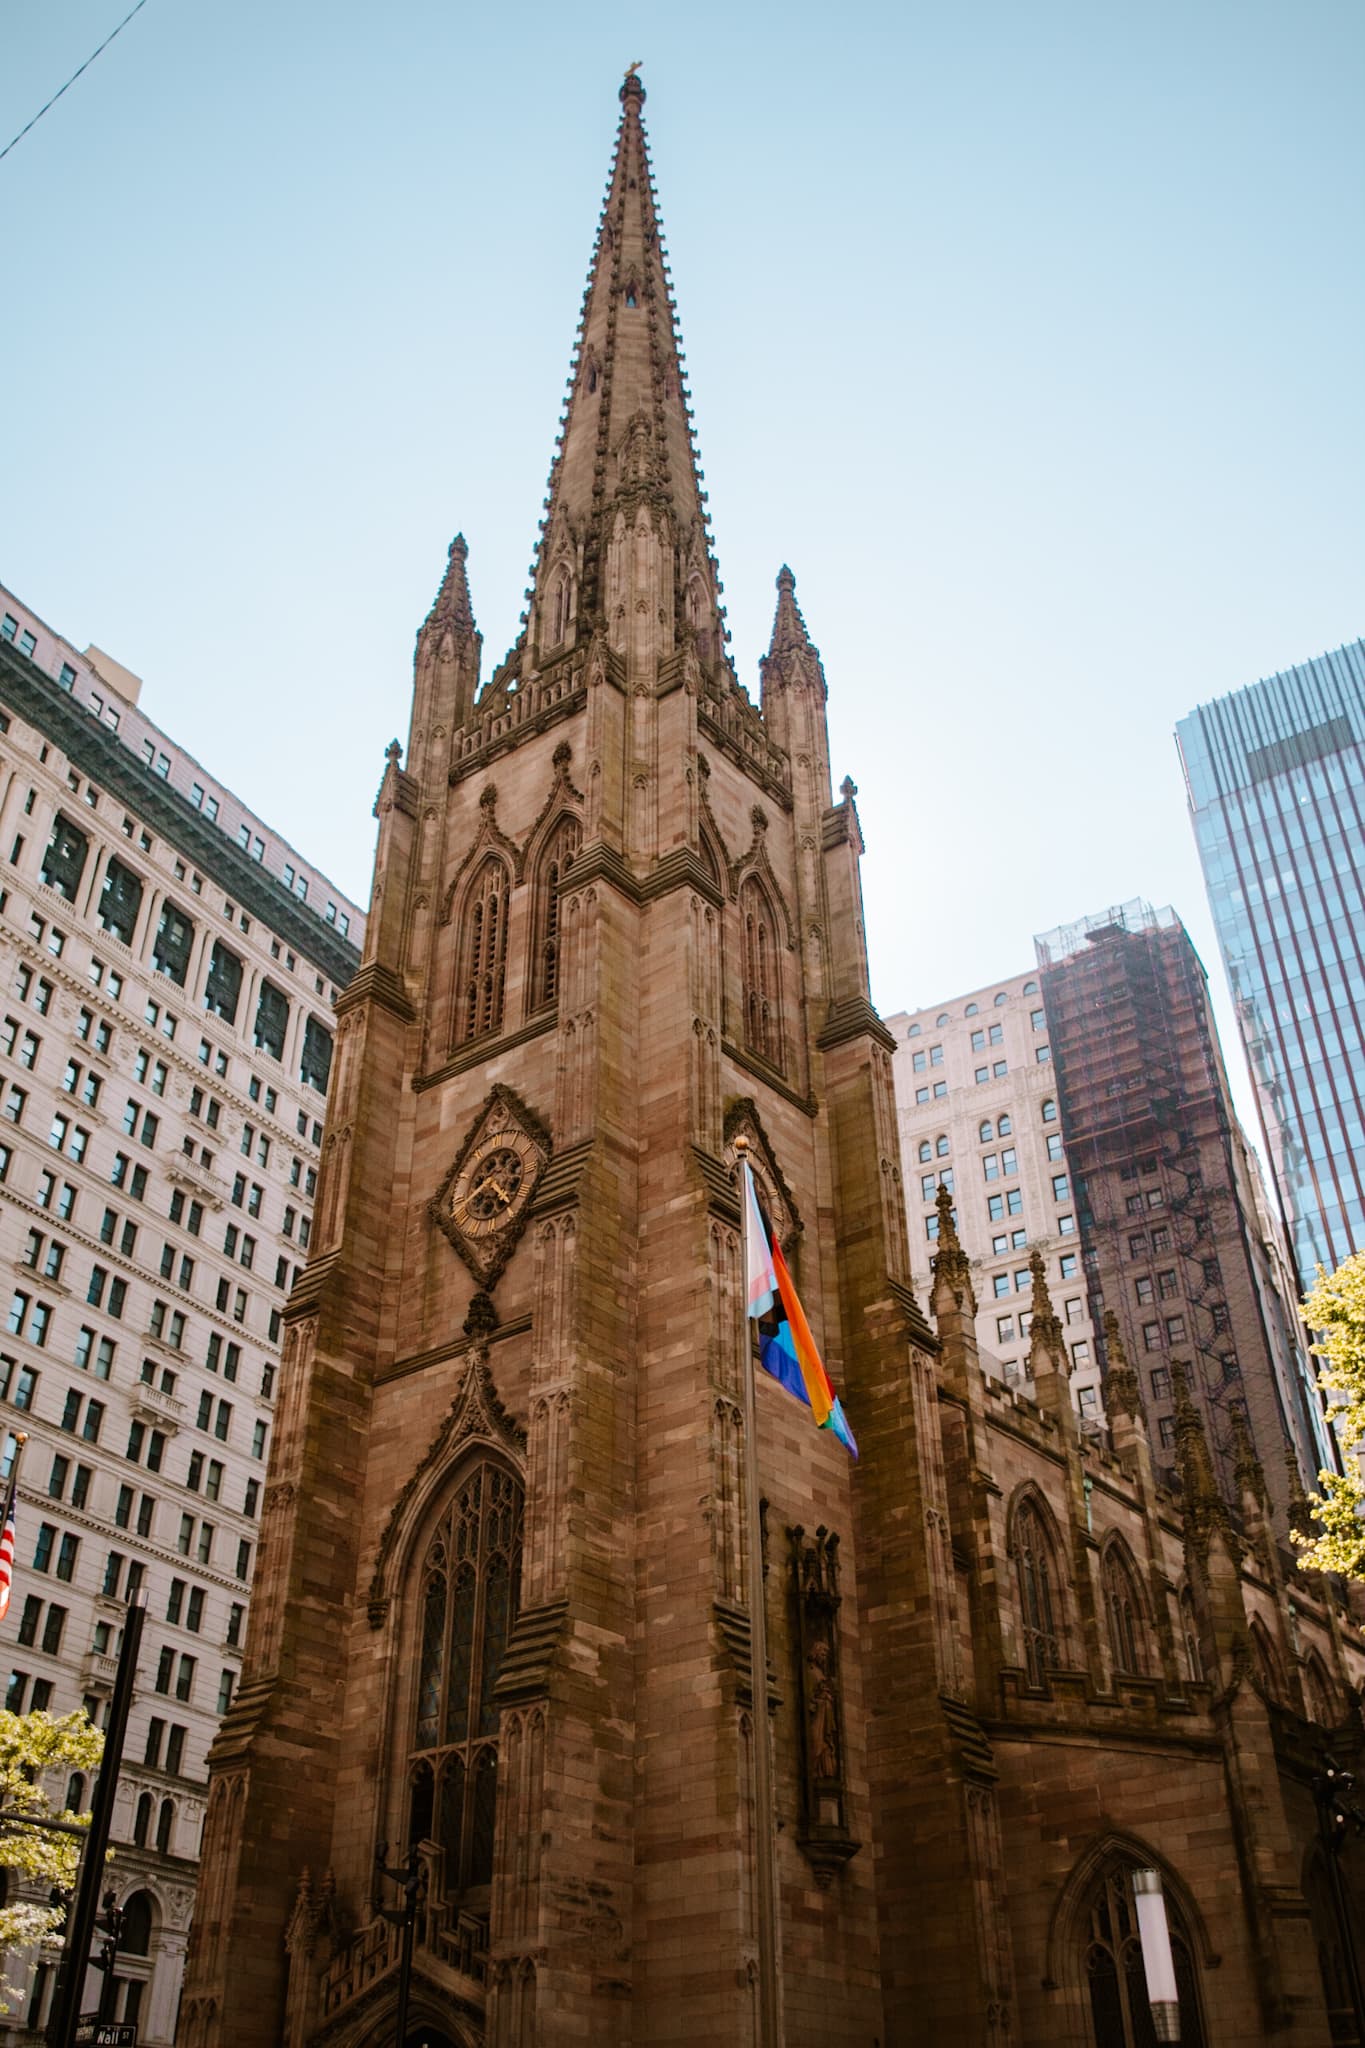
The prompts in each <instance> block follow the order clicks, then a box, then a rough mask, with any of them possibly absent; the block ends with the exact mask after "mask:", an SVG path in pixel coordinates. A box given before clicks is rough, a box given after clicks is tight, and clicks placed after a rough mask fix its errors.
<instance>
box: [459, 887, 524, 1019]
mask: <svg viewBox="0 0 1365 2048" xmlns="http://www.w3.org/2000/svg"><path fill="white" fill-rule="evenodd" d="M510 894H511V881H510V878H509V876H508V873H507V869H506V867H505V865H504V864H503V862H502V861H500V860H499V859H498V857H497V855H496V854H489V856H488V858H487V859H486V860H485V861H484V862H483V864H482V865H481V867H480V868H479V870H478V873H477V874H476V875H475V877H474V880H473V882H472V884H471V886H470V888H469V890H468V892H467V894H466V896H465V901H464V915H463V919H462V923H461V930H460V955H459V958H460V978H459V984H458V996H459V1011H458V1016H457V1020H456V1022H457V1029H456V1033H455V1036H456V1040H457V1042H458V1043H460V1044H464V1043H465V1042H466V1041H467V1040H469V1039H471V1038H482V1037H483V1035H484V1033H485V1032H488V1031H497V1030H499V1029H500V1028H501V1025H502V987H503V978H504V975H505V973H506V967H507V902H508V897H509V895H510Z"/></svg>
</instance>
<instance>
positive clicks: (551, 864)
mask: <svg viewBox="0 0 1365 2048" xmlns="http://www.w3.org/2000/svg"><path fill="white" fill-rule="evenodd" d="M582 844H583V826H582V822H581V820H580V819H578V818H575V817H573V816H572V815H571V814H568V813H566V814H565V816H564V817H562V818H561V819H560V820H559V822H558V824H557V825H556V826H555V828H554V830H553V831H552V832H551V834H550V836H549V838H548V839H547V840H546V842H545V845H544V847H543V848H542V850H541V855H540V861H539V864H538V868H537V873H536V889H535V938H534V945H533V951H532V959H531V1008H532V1009H533V1010H547V1009H549V1007H550V1005H551V1004H552V1003H553V1002H555V1001H556V1000H557V999H558V996H559V903H560V896H561V894H562V892H563V888H564V877H565V875H566V873H567V871H568V868H569V864H570V862H571V861H572V860H573V857H574V855H575V854H576V853H577V852H578V849H579V847H580V846H581V845H582Z"/></svg>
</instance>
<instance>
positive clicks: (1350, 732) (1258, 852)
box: [1176, 640, 1365, 1288]
mask: <svg viewBox="0 0 1365 2048" xmlns="http://www.w3.org/2000/svg"><path fill="white" fill-rule="evenodd" d="M1176 740H1177V743H1178V745H1179V747H1180V753H1181V758H1182V760H1183V762H1184V767H1185V781H1186V788H1187V792H1188V796H1189V803H1190V813H1191V816H1192V818H1193V821H1194V830H1195V838H1196V840H1197V841H1198V845H1199V857H1200V860H1201V862H1202V863H1203V868H1204V879H1205V882H1206V884H1207V886H1208V892H1209V902H1210V904H1211V906H1212V910H1213V916H1214V922H1215V924H1216V926H1217V930H1218V940H1219V945H1220V947H1221V949H1222V954H1223V960H1224V964H1225V965H1226V967H1227V972H1228V979H1229V981H1230V983H1231V986H1232V996H1233V1002H1234V1004H1235V1006H1236V1012H1237V1020H1238V1024H1239V1026H1240V1029H1241V1034H1242V1042H1243V1044H1244V1046H1245V1048H1246V1054H1247V1061H1248V1064H1249V1065H1250V1068H1251V1073H1252V1078H1253V1081H1254V1083H1255V1086H1256V1092H1257V1096H1258V1098H1259V1103H1260V1109H1261V1119H1262V1122H1263V1124H1264V1125H1265V1130H1266V1136H1267V1139H1268V1142H1269V1145H1270V1149H1271V1159H1272V1166H1273V1168H1274V1173H1275V1179H1276V1182H1277V1185H1278V1188H1279V1192H1280V1199H1281V1202H1282V1204H1283V1207H1284V1211H1285V1217H1286V1220H1287V1222H1288V1225H1289V1230H1290V1236H1291V1240H1292V1243H1293V1249H1294V1257H1295V1261H1296V1263H1297V1266H1298V1270H1299V1277H1300V1280H1301V1282H1302V1284H1303V1285H1304V1287H1305V1288H1307V1287H1308V1286H1310V1285H1311V1283H1312V1280H1313V1276H1314V1272H1315V1270H1316V1268H1317V1266H1318V1265H1319V1264H1321V1265H1324V1266H1326V1267H1327V1268H1328V1269H1329V1270H1330V1269H1331V1268H1332V1267H1334V1266H1337V1265H1339V1264H1340V1262H1341V1261H1342V1259H1344V1258H1345V1257H1346V1256H1347V1255H1348V1253H1350V1252H1353V1251H1359V1250H1361V1249H1365V908H1362V890H1365V744H1363V743H1365V641H1360V640H1357V641H1355V642H1353V643H1352V644H1351V645H1350V646H1347V647H1342V648H1340V649H1338V651H1337V652H1336V653H1335V654H1325V655H1323V656H1321V658H1320V659H1318V660H1317V661H1310V662H1306V663H1305V664H1304V665H1303V667H1301V668H1294V669H1290V670H1289V671H1288V672H1287V673H1286V674H1284V675H1276V676H1271V677H1270V678H1269V679H1268V680H1267V681H1265V682H1260V683H1253V684H1252V685H1251V686H1250V688H1248V689H1245V690H1237V691H1235V692H1233V694H1232V695H1230V696H1227V697H1220V698H1218V699H1216V700H1215V701H1214V702H1213V703H1212V704H1204V705H1201V706H1200V707H1199V708H1198V709H1197V710H1195V711H1192V712H1191V713H1190V715H1189V717H1188V718H1184V719H1182V720H1181V721H1180V723H1179V725H1178V726H1177V727H1176Z"/></svg>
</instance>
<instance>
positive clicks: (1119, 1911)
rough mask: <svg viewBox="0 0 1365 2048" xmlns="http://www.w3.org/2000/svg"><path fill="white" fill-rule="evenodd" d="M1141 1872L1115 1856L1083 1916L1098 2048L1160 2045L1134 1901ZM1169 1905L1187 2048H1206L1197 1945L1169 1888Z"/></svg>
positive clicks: (1166, 1892) (1166, 1898)
mask: <svg viewBox="0 0 1365 2048" xmlns="http://www.w3.org/2000/svg"><path fill="white" fill-rule="evenodd" d="M1139 1867H1140V1866H1139V1865H1138V1864H1137V1863H1136V1862H1135V1861H1134V1860H1133V1859H1132V1858H1131V1857H1127V1856H1121V1855H1115V1856H1113V1857H1111V1858H1110V1859H1109V1860H1108V1861H1107V1862H1106V1863H1105V1864H1104V1866H1103V1868H1102V1869H1101V1871H1100V1873H1099V1876H1098V1878H1097V1880H1096V1883H1095V1886H1094V1889H1093V1890H1092V1892H1091V1894H1090V1898H1089V1902H1088V1906H1087V1909H1086V1911H1085V1913H1084V1914H1083V1916H1082V1921H1081V1926H1082V1931H1083V1939H1084V1942H1085V1958H1084V1967H1085V1977H1086V1983H1087V1988H1088V1990H1089V1993H1090V2019H1091V2024H1092V2027H1093V2029H1094V2032H1093V2040H1094V2043H1095V2048H1149V2044H1150V2043H1151V2042H1153V2041H1154V2040H1155V2035H1154V2034H1153V2032H1152V2008H1151V2005H1150V2003H1149V2001H1148V1997H1147V1975H1146V1971H1145V1969H1144V1967H1143V1962H1142V1942H1141V1939H1140V1938H1139V1935H1138V1923H1137V1907H1136V1905H1135V1903H1134V1898H1133V1872H1134V1871H1135V1870H1137V1869H1138V1868H1139ZM1163 1900H1164V1903H1165V1907H1166V1925H1167V1927H1168V1929H1169V1931H1170V1937H1171V1960H1172V1961H1173V1963H1174V1964H1175V1982H1176V1992H1177V1995H1178V1997H1179V2000H1180V2034H1179V2039H1180V2043H1181V2048H1204V2043H1205V2038H1206V2037H1205V2034H1204V2023H1203V2016H1202V2014H1201V2012H1200V2008H1199V1986H1198V1980H1197V1976H1196V1972H1195V1964H1194V1952H1193V1945H1192V1943H1191V1941H1190V1937H1189V1933H1188V1931H1187V1929H1186V1926H1185V1921H1184V1916H1183V1915H1182V1913H1181V1911H1180V1907H1179V1905H1178V1904H1177V1902H1176V1900H1175V1898H1174V1897H1173V1896H1172V1894H1171V1891H1170V1888H1169V1886H1167V1887H1166V1888H1165V1889H1164V1891H1163Z"/></svg>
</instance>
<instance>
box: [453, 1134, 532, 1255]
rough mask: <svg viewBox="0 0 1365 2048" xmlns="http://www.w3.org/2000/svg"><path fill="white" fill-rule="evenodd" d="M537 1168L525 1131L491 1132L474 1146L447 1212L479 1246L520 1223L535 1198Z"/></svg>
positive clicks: (456, 1183)
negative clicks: (533, 1185)
mask: <svg viewBox="0 0 1365 2048" xmlns="http://www.w3.org/2000/svg"><path fill="white" fill-rule="evenodd" d="M537 1164H538V1157H537V1152H536V1147H535V1146H534V1144H533V1143H532V1142H531V1140H530V1138H529V1137H528V1136H527V1135H526V1133H525V1132H524V1131H516V1130H511V1131H490V1132H488V1134H487V1135H486V1136H485V1137H483V1138H481V1139H480V1140H479V1141H478V1143H477V1144H476V1145H474V1146H473V1147H472V1149H471V1150H470V1152H469V1154H468V1156H467V1158H465V1159H464V1160H463V1161H462V1163H461V1167H460V1171H459V1173H458V1174H457V1175H456V1177H455V1180H454V1181H453V1183H452V1184H451V1187H450V1189H449V1191H448V1193H447V1196H446V1203H447V1208H448V1213H449V1215H450V1219H451V1221H452V1222H453V1223H454V1224H455V1226H456V1228H457V1229H458V1230H460V1231H462V1232H463V1233H464V1235H465V1237H466V1238H468V1239H470V1240H471V1241H472V1242H473V1243H476V1244H477V1243H478V1241H479V1240H480V1239H481V1238H487V1237H493V1236H496V1234H497V1233H498V1232H499V1231H501V1230H505V1229H506V1228H507V1225H508V1224H509V1223H511V1222H513V1221H514V1220H515V1219H517V1218H518V1217H519V1216H520V1215H521V1212H522V1210H523V1208H524V1207H525V1206H526V1203H527V1201H528V1200H529V1199H530V1194H531V1186H532V1182H533V1180H534V1178H535V1171H536V1167H537Z"/></svg>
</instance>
